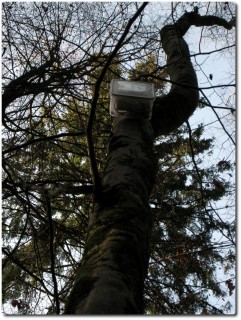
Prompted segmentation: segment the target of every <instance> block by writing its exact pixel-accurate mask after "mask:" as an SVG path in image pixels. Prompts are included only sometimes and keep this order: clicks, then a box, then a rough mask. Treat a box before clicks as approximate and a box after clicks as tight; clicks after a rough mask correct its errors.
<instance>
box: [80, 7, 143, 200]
mask: <svg viewBox="0 0 241 320" xmlns="http://www.w3.org/2000/svg"><path fill="white" fill-rule="evenodd" d="M147 4H148V2H144V3H143V4H142V5H141V6H140V8H139V9H138V10H137V12H136V13H135V14H134V15H133V17H132V18H131V19H130V20H129V22H128V23H127V25H126V28H125V30H124V32H123V34H122V36H121V37H120V39H119V41H118V43H117V44H116V46H115V48H114V50H113V51H112V53H111V54H110V56H109V57H108V59H107V61H106V64H105V65H104V67H103V69H102V71H101V73H100V76H99V78H98V79H97V81H96V84H95V89H94V96H93V99H92V103H91V109H90V114H89V120H88V125H87V129H86V136H87V143H88V149H89V159H90V167H91V173H92V180H93V185H94V192H95V196H96V198H97V199H98V196H99V194H100V193H101V190H102V186H101V179H100V176H99V173H98V167H97V162H96V158H95V150H94V143H93V136H92V128H93V123H94V117H95V111H96V105H97V101H98V97H99V90H100V85H101V83H102V81H103V78H104V76H105V74H106V72H107V70H108V67H109V65H110V64H111V61H112V60H113V58H114V57H115V56H116V54H117V52H118V50H119V49H120V48H121V45H122V44H123V41H124V39H125V37H126V36H127V34H128V32H129V30H130V28H131V26H132V24H133V23H134V22H135V20H136V19H137V18H138V17H139V15H140V14H141V12H142V11H143V10H144V8H145V7H146V5H147Z"/></svg>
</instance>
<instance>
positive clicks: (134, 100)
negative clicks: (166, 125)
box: [110, 79, 155, 119]
mask: <svg viewBox="0 0 241 320" xmlns="http://www.w3.org/2000/svg"><path fill="white" fill-rule="evenodd" d="M154 100H155V88H154V84H152V83H148V82H139V81H128V80H117V79H113V80H112V81H111V85H110V114H111V115H112V116H113V117H118V116H119V115H120V114H124V113H127V112H130V113H132V114H138V117H139V115H140V114H141V115H142V116H143V117H144V118H145V119H150V118H151V115H152V107H153V102H154Z"/></svg>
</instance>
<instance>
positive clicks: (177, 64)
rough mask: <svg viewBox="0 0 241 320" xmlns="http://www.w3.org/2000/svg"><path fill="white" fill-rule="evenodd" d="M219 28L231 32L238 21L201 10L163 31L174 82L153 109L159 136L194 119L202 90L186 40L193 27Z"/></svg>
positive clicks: (153, 118)
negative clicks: (189, 30) (205, 13)
mask: <svg viewBox="0 0 241 320" xmlns="http://www.w3.org/2000/svg"><path fill="white" fill-rule="evenodd" d="M192 25H194V26H207V25H208V26H212V25H219V26H223V27H225V28H226V29H231V28H232V27H233V26H234V25H235V20H232V21H230V22H227V21H226V20H224V19H222V18H219V17H214V16H204V17H202V16H200V15H199V14H198V9H197V8H195V9H194V11H193V12H186V13H184V15H182V16H181V18H179V19H178V20H177V22H176V23H174V24H173V25H167V26H164V27H163V28H162V29H161V32H160V33H161V43H162V46H163V49H164V51H165V52H166V54H167V70H168V73H169V75H170V79H171V82H172V88H171V90H170V92H169V94H168V95H166V96H164V97H158V98H157V99H156V101H155V103H154V106H153V115H152V119H151V123H152V126H153V130H154V134H155V136H158V135H161V134H168V133H170V132H171V131H173V130H175V129H177V128H178V127H179V126H180V125H182V124H183V123H184V122H185V121H187V120H188V118H189V117H190V116H191V115H192V113H193V112H194V110H195V109H196V107H197V105H198V100H199V92H198V91H199V90H198V83H197V77H196V73H195V70H194V68H193V66H192V63H191V59H190V53H189V49H188V45H187V43H186V42H185V40H184V39H183V38H182V37H183V36H184V35H185V33H186V32H187V31H188V29H189V28H190V27H191V26H192Z"/></svg>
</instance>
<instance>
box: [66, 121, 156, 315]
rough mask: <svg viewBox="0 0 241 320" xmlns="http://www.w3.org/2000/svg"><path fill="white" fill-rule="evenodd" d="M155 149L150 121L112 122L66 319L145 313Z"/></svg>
mask: <svg viewBox="0 0 241 320" xmlns="http://www.w3.org/2000/svg"><path fill="white" fill-rule="evenodd" d="M152 145H153V131H152V127H151V125H150V122H149V121H148V120H144V119H141V118H140V119H136V117H134V116H133V117H132V116H131V115H125V116H121V117H119V118H117V119H115V120H114V129H113V137H112V138H111V141H110V144H109V155H108V158H107V166H106V171H105V174H104V178H103V194H102V199H101V203H100V204H99V207H98V209H97V210H96V212H95V214H94V216H93V217H92V221H91V223H90V227H89V231H88V237H87V241H86V247H85V254H84V257H83V260H82V262H81V267H80V269H79V270H78V273H77V280H76V283H75V285H74V288H73V291H72V292H71V295H70V297H69V302H68V304H67V308H66V313H67V314H141V313H143V286H144V279H145V276H146V273H147V268H148V259H149V239H150V231H151V216H150V208H149V204H148V199H149V195H150V192H151V190H152V187H153V184H154V178H155V173H156V165H155V157H154V154H153V148H152Z"/></svg>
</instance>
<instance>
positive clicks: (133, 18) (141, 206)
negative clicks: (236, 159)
mask: <svg viewBox="0 0 241 320" xmlns="http://www.w3.org/2000/svg"><path fill="white" fill-rule="evenodd" d="M153 6H155V5H154V4H148V5H147V4H146V3H143V4H135V3H111V4H108V7H107V6H106V5H105V4H103V3H98V2H97V3H33V4H22V3H21V4H18V3H4V4H3V13H4V20H3V47H4V49H3V53H2V55H3V67H4V68H3V78H4V84H3V89H4V93H3V106H4V109H3V125H4V127H5V130H4V131H3V148H4V152H3V155H4V158H3V178H4V182H3V187H4V188H5V189H4V190H5V192H4V200H3V208H4V215H3V231H4V248H3V253H4V259H3V286H4V301H5V302H7V301H10V302H11V305H12V307H13V309H14V308H17V309H18V312H19V313H28V314H30V313H32V314H37V313H60V312H62V310H63V305H64V303H65V302H66V298H67V297H68V302H67V305H66V310H65V313H88V314H89V313H97V314H101V313H112V314H117V313H143V312H145V313H155V314H158V313H164V314H165V313H167V314H173V313H179V314H180V313H184V314H195V313H214V314H217V313H222V312H223V310H224V311H225V308H226V310H227V309H228V305H226V306H224V307H223V308H215V306H214V305H212V302H211V301H210V299H208V290H211V292H212V294H213V295H216V296H217V297H222V296H223V295H224V291H223V289H222V288H221V286H220V284H218V283H217V280H216V279H215V272H216V269H217V268H216V266H215V264H217V263H220V264H221V265H223V266H224V268H225V271H226V272H227V271H228V270H229V269H232V267H233V263H234V252H233V250H232V249H231V245H232V244H234V240H233V237H234V235H233V233H234V229H233V225H232V223H231V222H229V221H224V220H223V216H220V213H221V212H222V209H221V208H220V209H217V206H215V207H214V205H213V204H214V203H218V201H219V199H222V198H223V197H224V196H225V197H227V195H229V194H230V196H231V195H232V190H231V185H230V183H228V182H225V180H224V177H225V178H227V176H229V175H231V173H232V170H233V166H234V164H232V163H231V161H229V160H228V159H223V160H221V161H218V163H217V166H216V167H214V166H212V167H211V166H209V167H207V168H204V167H203V166H202V161H201V155H203V157H204V156H205V157H206V156H207V154H208V152H210V148H211V143H213V140H212V139H205V138H203V137H202V135H203V134H204V132H205V131H204V127H203V126H198V127H197V128H196V129H195V130H194V129H193V130H192V129H191V127H190V125H189V123H187V128H186V129H185V127H182V128H181V129H180V128H179V129H177V128H178V127H179V126H180V125H181V124H182V123H183V122H185V121H187V119H188V117H189V116H190V115H191V114H192V112H193V111H194V109H195V108H196V107H197V105H198V92H199V91H200V92H201V94H202V96H203V97H204V98H205V99H203V98H202V101H201V102H202V104H201V107H204V106H206V108H207V107H208V106H211V103H210V100H209V99H208V97H207V96H206V95H205V93H204V92H203V90H202V89H200V88H198V85H197V81H196V75H195V71H194V69H193V67H192V63H191V60H190V53H189V50H188V47H187V44H186V42H185V41H184V40H183V36H184V34H185V33H186V32H187V31H188V29H189V28H190V26H193V25H195V26H213V27H211V28H210V29H211V30H212V32H213V34H215V31H217V30H222V29H226V30H231V29H232V27H233V26H234V19H233V18H234V14H235V12H234V7H233V6H232V5H231V4H226V3H225V4H218V3H217V4H216V6H213V7H212V5H211V6H210V7H208V6H206V7H205V6H203V8H200V10H202V12H203V13H204V12H205V10H206V12H205V13H206V15H205V17H204V16H201V15H199V13H198V10H197V8H194V7H193V5H192V4H190V5H187V6H186V8H185V9H189V11H190V7H191V8H192V9H193V10H192V12H189V13H185V14H184V15H182V14H181V11H182V10H184V8H181V7H180V6H182V5H180V6H179V7H178V5H177V6H176V7H174V6H173V5H172V7H171V9H172V10H171V15H170V16H169V17H168V16H166V19H167V21H169V22H166V26H165V27H163V28H162V30H161V45H160V43H159V42H157V41H156V40H157V31H158V30H157V28H156V29H154V23H153V21H150V19H149V20H147V21H145V12H149V16H150V13H151V11H150V10H149V11H148V8H149V7H152V8H153ZM188 6H189V8H188ZM201 6H202V5H201V4H200V7H201ZM180 10H181V11H180ZM212 10H213V11H212ZM209 11H210V12H211V11H212V13H213V15H207V12H209ZM176 15H178V16H179V17H180V16H181V18H179V17H177V16H176ZM220 16H223V17H224V18H225V19H223V18H220ZM24 17H26V18H27V20H26V19H24ZM26 21H27V22H26ZM227 21H230V22H227ZM117 25H118V28H117V27H116V26H117ZM216 26H219V28H218V29H215V28H216ZM203 30H205V28H204V29H203ZM230 34H231V32H229V33H228V36H225V39H226V41H231V37H230ZM26 35H28V37H26ZM162 47H163V49H164V50H165V52H166V54H167V71H168V73H169V75H170V80H169V83H172V88H171V90H170V92H169V94H167V95H166V96H160V94H162V93H163V92H165V91H166V90H164V91H163V89H162V87H163V81H164V77H165V73H164V72H165V71H164V70H165V68H164V66H163V67H160V61H159V58H158V55H155V53H156V52H160V48H162ZM30 48H31V50H30ZM231 49H232V46H231V45H226V47H225V49H223V50H231ZM23 52H25V55H24V54H23ZM216 52H218V51H216ZM200 54H202V53H201V52H200ZM194 57H195V55H194ZM141 60H142V62H140V61H141ZM143 61H146V62H143ZM133 62H135V63H133ZM161 63H162V64H164V62H163V61H162V62H161ZM113 77H115V78H118V77H121V78H128V77H130V78H132V79H136V80H148V81H152V79H153V81H155V84H156V86H157V87H158V83H159V88H158V89H161V90H159V91H158V92H157V96H158V97H157V99H156V101H155V104H154V108H153V116H152V119H151V121H148V120H145V119H142V118H141V117H139V118H138V117H137V116H136V114H135V115H133V114H127V115H125V116H122V117H119V118H117V119H114V122H113V129H111V123H110V118H109V116H108V94H107V92H108V90H109V88H108V83H109V80H110V79H111V78H113ZM138 78H139V79H138ZM210 80H211V79H210ZM226 88H227V86H226ZM232 108H233V106H232ZM229 109H230V108H227V110H229ZM200 110H203V109H200ZM213 110H214V111H215V112H216V110H217V109H214V108H213ZM232 114H233V110H232ZM94 116H95V118H94ZM217 116H218V115H217ZM218 120H219V121H220V124H221V125H222V122H221V119H220V118H219V117H218ZM224 129H225V128H224ZM170 132H173V133H172V134H171V135H170ZM224 132H225V134H227V136H228V138H229V139H230V141H232V140H233V138H232V136H231V135H230V134H229V133H228V132H227V130H225V131H224ZM160 135H161V136H160ZM110 136H111V139H110V141H109V146H108V155H107V159H106V144H107V142H108V140H109V137H110ZM154 139H155V140H154ZM153 143H154V146H153ZM153 149H154V151H155V153H154V151H153ZM147 168H148V170H147ZM225 172H226V173H225ZM225 174H226V176H225ZM100 177H102V181H101V179H100ZM230 179H231V178H230ZM230 181H231V180H230ZM231 182H232V181H231ZM154 184H155V187H154V189H153V185H154ZM229 206H230V204H229V203H228V204H226V210H230V212H231V207H230V209H229ZM215 234H221V235H222V237H223V238H224V239H226V241H223V242H222V243H221V242H215V241H214V235H215ZM221 248H223V250H225V254H223V253H221ZM226 248H227V249H226ZM79 261H80V267H78V262H79ZM148 265H149V269H148ZM13 275H14V276H13ZM145 279H146V280H145ZM144 280H145V282H144ZM73 283H74V284H73ZM224 283H225V281H224ZM226 286H227V292H228V293H229V294H230V295H232V293H233V291H234V284H233V280H232V278H228V279H227V280H226ZM197 288H199V289H197ZM70 291H71V293H70V295H69V292H70ZM43 293H44V294H45V297H47V298H45V299H44V300H43V302H41V303H40V301H41V299H42V295H43ZM143 298H144V302H143ZM48 301H49V302H50V303H48ZM113 302H114V303H113ZM41 308H46V310H47V311H43V310H41Z"/></svg>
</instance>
